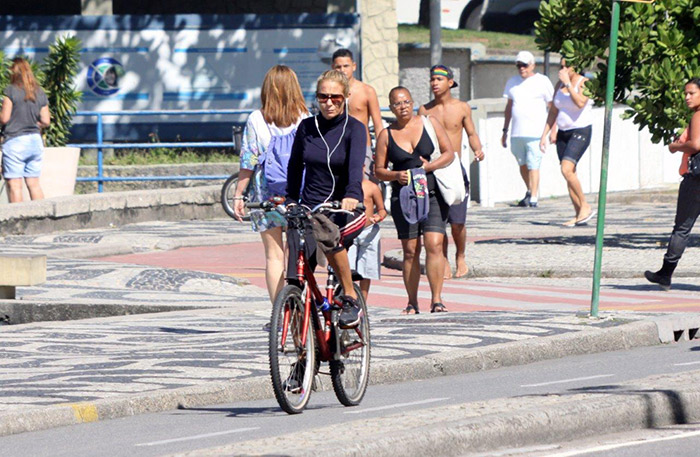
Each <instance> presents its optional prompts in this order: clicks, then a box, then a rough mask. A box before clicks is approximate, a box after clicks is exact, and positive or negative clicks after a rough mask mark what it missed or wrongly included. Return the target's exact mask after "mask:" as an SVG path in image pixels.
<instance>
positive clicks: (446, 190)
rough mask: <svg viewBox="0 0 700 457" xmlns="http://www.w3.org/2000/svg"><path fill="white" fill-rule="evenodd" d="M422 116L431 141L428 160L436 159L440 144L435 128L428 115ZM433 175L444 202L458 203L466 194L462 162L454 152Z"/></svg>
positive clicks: (449, 203)
mask: <svg viewBox="0 0 700 457" xmlns="http://www.w3.org/2000/svg"><path fill="white" fill-rule="evenodd" d="M421 117H422V118H423V125H424V126H425V130H426V131H427V132H428V136H429V137H430V141H432V143H433V148H434V149H433V153H432V154H431V155H430V161H431V162H432V161H434V160H437V159H438V158H439V157H440V144H439V143H438V140H437V135H436V134H435V129H434V128H433V123H432V122H430V119H429V117H428V116H421ZM433 175H434V176H435V181H436V182H437V186H438V189H439V190H440V193H441V194H442V198H443V199H444V200H445V202H446V203H447V204H448V205H450V206H452V205H456V204H458V203H462V201H464V199H465V198H466V196H467V189H466V187H465V186H464V177H463V176H462V164H461V163H460V161H459V155H458V154H457V153H456V152H455V157H454V159H453V160H452V162H450V164H449V165H447V166H446V167H444V168H438V169H437V170H434V171H433Z"/></svg>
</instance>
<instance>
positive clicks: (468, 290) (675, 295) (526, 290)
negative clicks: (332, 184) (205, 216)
mask: <svg viewBox="0 0 700 457" xmlns="http://www.w3.org/2000/svg"><path fill="white" fill-rule="evenodd" d="M400 247H401V245H400V242H399V241H398V240H395V239H385V240H382V251H383V253H384V252H386V251H388V250H392V249H398V248H400ZM99 260H101V261H108V262H117V263H129V264H137V265H148V266H153V267H162V268H173V269H181V270H194V271H203V272H208V273H217V274H223V275H228V276H232V277H237V278H243V279H246V280H248V281H250V283H251V284H253V285H255V286H257V287H261V288H265V257H264V251H263V246H262V243H261V242H248V243H238V244H233V245H220V246H202V247H190V248H181V249H176V250H172V251H156V252H146V253H138V254H128V255H120V256H111V257H105V258H102V259H99ZM317 277H318V279H319V281H320V284H324V281H325V278H324V273H323V271H322V270H320V269H318V270H317ZM442 295H443V302H444V303H445V306H447V307H448V309H449V310H450V311H461V312H469V311H509V310H519V311H536V310H551V311H586V310H588V309H589V307H590V288H588V287H586V288H571V287H557V286H543V285H541V284H540V285H530V284H528V283H527V281H525V282H524V283H523V280H522V279H517V278H503V279H502V280H499V281H498V282H493V281H492V280H490V281H484V280H479V279H469V280H464V279H451V280H446V281H445V283H444V286H443V294H442ZM368 302H369V305H370V306H379V307H385V308H394V309H397V310H398V309H403V308H404V307H405V306H406V303H407V301H406V292H405V289H404V286H403V280H402V276H401V272H400V271H398V270H392V269H388V268H386V267H382V279H381V280H378V281H377V280H375V281H372V288H371V289H370V295H369V300H368ZM419 306H420V309H421V310H422V311H423V312H425V311H427V310H428V309H429V306H430V288H429V285H428V281H427V278H426V277H425V275H422V276H421V283H420V287H419ZM600 309H601V310H602V311H611V310H618V311H645V312H673V311H677V312H700V299H698V298H696V297H693V296H689V295H688V294H685V293H683V291H671V292H670V293H664V292H660V291H656V290H625V289H615V290H611V289H603V290H602V291H601V299H600Z"/></svg>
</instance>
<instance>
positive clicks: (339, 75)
mask: <svg viewBox="0 0 700 457" xmlns="http://www.w3.org/2000/svg"><path fill="white" fill-rule="evenodd" d="M324 81H333V82H336V83H338V84H340V85H341V86H343V96H344V97H345V98H348V95H350V81H348V78H347V76H345V73H343V72H341V71H338V70H328V71H324V72H323V73H322V74H321V76H319V77H318V80H317V81H316V91H317V92H318V88H319V87H321V83H322V82H324Z"/></svg>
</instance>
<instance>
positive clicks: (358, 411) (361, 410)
mask: <svg viewBox="0 0 700 457" xmlns="http://www.w3.org/2000/svg"><path fill="white" fill-rule="evenodd" d="M449 399H450V398H449V397H444V398H428V399H426V400H420V401H413V402H410V403H395V404H393V405H388V406H377V407H376V408H365V409H351V410H349V411H345V414H363V413H368V412H370V411H382V410H385V409H396V408H401V407H403V406H415V405H424V404H426V403H436V402H439V401H444V400H449Z"/></svg>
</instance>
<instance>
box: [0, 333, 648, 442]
mask: <svg viewBox="0 0 700 457" xmlns="http://www.w3.org/2000/svg"><path fill="white" fill-rule="evenodd" d="M656 344H660V339H659V330H658V326H657V324H656V323H655V322H653V321H637V322H632V323H629V324H623V325H621V326H618V327H609V328H602V329H600V328H590V329H585V330H582V331H580V332H577V333H567V334H563V335H554V336H549V337H542V338H533V339H529V340H523V341H516V342H510V343H502V344H496V345H493V346H487V347H484V348H476V349H469V350H463V351H453V352H449V353H444V354H438V355H431V356H427V357H421V358H417V359H411V360H400V361H396V362H390V363H383V364H379V365H373V366H372V369H371V374H370V376H371V379H370V382H371V383H372V384H390V383H397V382H403V381H409V380H418V379H427V378H432V377H437V376H446V375H451V374H458V373H468V372H474V371H482V370H490V369H494V368H499V367H505V366H513V365H522V364H527V363H531V362H535V361H539V360H547V359H553V358H559V357H564V356H568V355H577V354H588V353H598V352H605V351H616V350H623V349H630V348H633V347H642V346H652V345H656ZM321 381H322V382H320V383H319V388H320V389H321V390H328V389H330V388H331V387H330V380H321ZM272 397H273V394H272V389H271V386H270V381H269V379H268V377H267V376H264V377H263V376H261V377H257V378H252V379H246V380H243V381H234V382H229V383H205V384H202V385H199V386H191V387H186V388H180V389H172V390H161V391H154V392H148V393H144V394H139V395H131V396H125V397H117V398H113V399H103V400H97V401H94V402H83V403H75V404H65V405H55V406H49V407H41V408H36V409H27V410H22V411H9V412H6V413H0V436H3V435H10V434H15V433H23V432H29V431H36V430H44V429H49V428H54V427H61V426H66V425H73V424H79V423H84V422H94V421H98V420H106V419H116V418H119V417H126V416H133V415H137V414H145V413H152V412H159V411H168V410H172V409H176V408H188V407H200V406H206V405H211V404H221V403H231V402H237V401H247V400H260V399H265V398H272Z"/></svg>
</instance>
